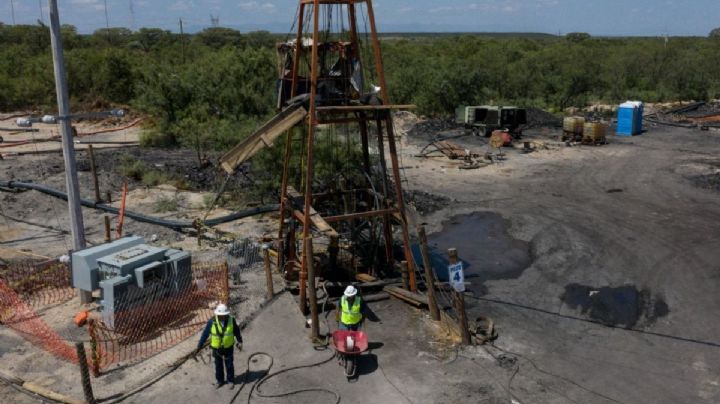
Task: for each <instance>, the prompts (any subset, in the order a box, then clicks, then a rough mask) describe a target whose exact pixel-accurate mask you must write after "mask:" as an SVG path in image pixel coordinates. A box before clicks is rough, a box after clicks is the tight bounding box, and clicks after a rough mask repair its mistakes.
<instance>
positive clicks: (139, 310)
mask: <svg viewBox="0 0 720 404" xmlns="http://www.w3.org/2000/svg"><path fill="white" fill-rule="evenodd" d="M225 279H227V266H226V265H225V264H224V263H222V264H200V265H193V281H192V285H191V287H189V288H188V289H187V290H185V291H183V292H181V293H179V294H176V295H173V296H154V297H151V298H149V299H148V298H147V297H144V296H142V297H141V296H139V294H138V295H133V293H129V294H128V295H127V296H126V297H125V299H127V301H128V302H137V299H144V300H143V302H142V304H139V305H138V304H137V303H135V305H134V307H131V308H128V309H124V308H123V302H122V301H121V302H118V304H117V306H116V310H115V315H114V316H113V318H112V321H111V324H106V323H105V322H103V321H99V322H97V323H96V324H95V325H94V326H93V328H92V333H91V338H92V340H93V343H94V346H95V352H96V353H95V354H94V361H95V363H94V365H93V366H95V367H96V368H98V369H99V370H101V371H102V370H107V369H108V368H109V367H110V366H112V365H113V364H117V363H121V362H122V363H127V362H133V361H137V360H140V359H145V358H148V357H150V356H152V355H155V354H157V353H159V352H161V351H164V350H166V349H168V348H170V347H172V346H174V345H176V344H177V343H179V342H181V341H183V340H185V339H186V338H188V337H190V336H191V335H193V334H195V333H197V332H198V331H200V330H201V329H202V328H203V327H204V325H205V324H206V322H207V321H208V320H209V319H210V317H211V316H212V312H213V308H214V307H215V305H217V303H218V302H220V301H222V300H223V298H225V297H226V296H227V293H228V291H227V282H225ZM128 306H130V305H128Z"/></svg>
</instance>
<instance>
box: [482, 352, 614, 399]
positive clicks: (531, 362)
mask: <svg viewBox="0 0 720 404" xmlns="http://www.w3.org/2000/svg"><path fill="white" fill-rule="evenodd" d="M487 346H490V347H493V348H495V349H497V350H498V351H500V352H503V353H505V354H508V355H514V356H516V357H518V358H522V359H525V361H527V362H528V363H530V365H531V366H532V367H533V368H535V370H537V371H538V372H540V373H542V374H545V375H547V376H550V377H554V378H557V379H560V380H563V381H565V382H567V383H570V384H572V385H573V386H575V387H578V388H580V389H581V390H584V391H586V392H588V393H591V394H593V395H596V396H598V397H601V398H604V399H605V400H607V401H611V402H614V403H618V404H625V403H623V402H622V401H619V400H616V399H614V398H612V397H609V396H606V395H605V394H602V393H600V392H597V391H595V390H592V389H589V388H587V387H585V386H583V385H581V384H580V383H578V382H576V381H574V380H572V379H569V378H567V377H564V376H561V375H558V374H555V373H552V372H548V371H547V370H544V369H542V368H540V367H539V366H538V365H537V364H536V363H535V361H533V360H532V359H530V358H528V357H527V356H525V355H522V354H520V353H517V352H513V351H510V350H508V349H504V348H501V347H499V346H497V345H495V344H494V343H493V342H490V343H488V344H487ZM483 347H484V349H485V351H486V352H487V353H488V354H490V356H492V357H493V358H495V359H496V360H497V358H498V357H496V356H495V355H493V354H492V353H491V352H490V351H488V350H487V348H486V346H483ZM519 369H520V367H519V365H518V370H519Z"/></svg>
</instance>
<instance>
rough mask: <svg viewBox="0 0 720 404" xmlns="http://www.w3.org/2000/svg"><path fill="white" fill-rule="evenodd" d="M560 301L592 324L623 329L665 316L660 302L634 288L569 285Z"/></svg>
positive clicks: (663, 303) (665, 307) (664, 305)
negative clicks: (584, 316) (594, 322)
mask: <svg viewBox="0 0 720 404" xmlns="http://www.w3.org/2000/svg"><path fill="white" fill-rule="evenodd" d="M560 299H561V300H562V301H563V302H564V303H565V304H566V305H568V306H569V307H570V308H573V309H578V310H579V311H580V313H582V314H584V315H587V316H588V317H590V318H591V319H593V320H595V321H598V322H600V323H602V324H605V325H611V326H616V327H623V328H635V327H638V326H644V325H649V324H652V323H653V322H655V320H657V319H658V318H659V317H664V316H666V315H667V314H668V313H669V309H668V305H667V303H665V301H664V300H663V299H662V298H660V297H658V296H654V295H653V294H652V293H651V292H650V291H649V290H647V289H642V290H638V288H637V287H635V286H634V285H623V286H618V287H609V286H604V287H600V288H593V287H590V286H586V285H580V284H577V283H572V284H569V285H567V286H565V292H564V293H563V294H562V295H561V296H560Z"/></svg>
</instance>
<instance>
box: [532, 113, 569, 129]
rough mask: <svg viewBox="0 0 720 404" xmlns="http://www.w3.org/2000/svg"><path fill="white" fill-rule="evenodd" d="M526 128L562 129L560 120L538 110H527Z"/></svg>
mask: <svg viewBox="0 0 720 404" xmlns="http://www.w3.org/2000/svg"><path fill="white" fill-rule="evenodd" d="M526 127H528V128H540V127H553V128H560V127H562V119H561V118H560V117H558V116H555V115H553V114H551V113H550V112H547V111H545V110H542V109H540V108H527V126H526Z"/></svg>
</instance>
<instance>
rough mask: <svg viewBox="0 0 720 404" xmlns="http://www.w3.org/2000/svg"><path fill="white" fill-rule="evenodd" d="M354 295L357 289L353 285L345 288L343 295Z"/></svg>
mask: <svg viewBox="0 0 720 404" xmlns="http://www.w3.org/2000/svg"><path fill="white" fill-rule="evenodd" d="M355 295H357V289H355V286H353V285H350V286H348V287H347V288H345V296H347V297H353V296H355Z"/></svg>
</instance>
